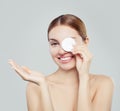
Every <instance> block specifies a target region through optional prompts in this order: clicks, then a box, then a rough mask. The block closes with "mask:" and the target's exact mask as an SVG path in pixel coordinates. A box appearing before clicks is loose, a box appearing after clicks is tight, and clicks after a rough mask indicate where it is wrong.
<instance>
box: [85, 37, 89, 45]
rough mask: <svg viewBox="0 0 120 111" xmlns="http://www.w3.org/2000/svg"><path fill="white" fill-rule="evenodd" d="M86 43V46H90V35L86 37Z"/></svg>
mask: <svg viewBox="0 0 120 111" xmlns="http://www.w3.org/2000/svg"><path fill="white" fill-rule="evenodd" d="M84 42H85V44H86V46H88V44H89V38H88V37H86V39H85V41H84Z"/></svg>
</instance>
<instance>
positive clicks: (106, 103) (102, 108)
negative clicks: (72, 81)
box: [77, 77, 114, 111]
mask: <svg viewBox="0 0 120 111" xmlns="http://www.w3.org/2000/svg"><path fill="white" fill-rule="evenodd" d="M100 79H101V80H100V85H99V86H98V88H97V92H96V95H95V97H94V99H93V101H91V98H90V87H89V80H88V79H87V77H81V79H80V81H81V82H80V85H79V93H78V107H77V111H111V104H112V95H113V89H114V85H113V82H112V80H111V79H110V78H109V77H101V78H100Z"/></svg>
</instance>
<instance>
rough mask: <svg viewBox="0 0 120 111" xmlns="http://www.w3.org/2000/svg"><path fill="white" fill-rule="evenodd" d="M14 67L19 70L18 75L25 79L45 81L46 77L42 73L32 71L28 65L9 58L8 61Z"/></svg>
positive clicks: (38, 81)
mask: <svg viewBox="0 0 120 111" xmlns="http://www.w3.org/2000/svg"><path fill="white" fill-rule="evenodd" d="M8 63H9V64H10V65H11V66H12V68H13V69H14V70H15V71H16V72H17V74H18V75H20V76H21V78H22V79H23V80H25V81H30V82H33V83H36V84H38V85H39V84H40V83H41V82H44V81H45V77H44V76H43V74H42V73H39V72H36V71H32V70H30V69H29V68H28V67H26V66H22V67H21V66H19V65H17V64H16V63H15V62H14V61H13V60H9V62H8Z"/></svg>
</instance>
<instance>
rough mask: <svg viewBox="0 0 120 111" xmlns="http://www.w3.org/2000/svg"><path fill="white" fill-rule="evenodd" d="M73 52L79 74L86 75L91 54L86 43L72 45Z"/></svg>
mask: <svg viewBox="0 0 120 111" xmlns="http://www.w3.org/2000/svg"><path fill="white" fill-rule="evenodd" d="M73 54H74V55H75V57H76V68H77V71H78V73H79V75H80V76H82V75H86V74H87V75H88V74H89V68H90V63H91V60H92V57H93V56H92V54H91V53H90V52H89V50H88V47H87V45H86V44H83V45H81V46H79V45H77V46H75V47H74V50H73Z"/></svg>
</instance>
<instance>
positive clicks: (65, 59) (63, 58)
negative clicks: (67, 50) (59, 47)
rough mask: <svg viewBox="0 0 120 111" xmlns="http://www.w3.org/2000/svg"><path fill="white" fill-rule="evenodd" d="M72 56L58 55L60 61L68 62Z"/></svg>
mask: <svg viewBox="0 0 120 111" xmlns="http://www.w3.org/2000/svg"><path fill="white" fill-rule="evenodd" d="M72 58H73V56H67V57H58V59H59V60H60V62H61V63H68V62H70V61H71V60H72Z"/></svg>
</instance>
